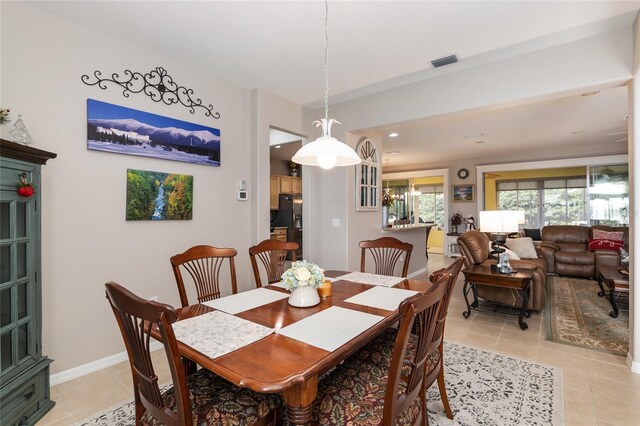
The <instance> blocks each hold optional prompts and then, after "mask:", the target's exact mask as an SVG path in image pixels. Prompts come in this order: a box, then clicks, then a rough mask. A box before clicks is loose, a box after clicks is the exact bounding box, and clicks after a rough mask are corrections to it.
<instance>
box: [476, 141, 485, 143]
mask: <svg viewBox="0 0 640 426" xmlns="http://www.w3.org/2000/svg"><path fill="white" fill-rule="evenodd" d="M476 143H484V141H476Z"/></svg>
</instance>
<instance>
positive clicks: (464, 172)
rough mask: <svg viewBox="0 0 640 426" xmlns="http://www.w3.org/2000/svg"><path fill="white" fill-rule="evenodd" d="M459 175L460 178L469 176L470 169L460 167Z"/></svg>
mask: <svg viewBox="0 0 640 426" xmlns="http://www.w3.org/2000/svg"><path fill="white" fill-rule="evenodd" d="M458 177H459V178H460V179H466V178H468V177H469V170H467V169H460V170H458Z"/></svg>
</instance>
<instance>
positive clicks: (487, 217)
mask: <svg viewBox="0 0 640 426" xmlns="http://www.w3.org/2000/svg"><path fill="white" fill-rule="evenodd" d="M523 216H524V212H521V211H515V210H484V211H481V212H480V229H481V230H482V232H491V233H497V234H504V233H511V232H518V224H519V223H520V220H521V217H523ZM523 222H524V221H523Z"/></svg>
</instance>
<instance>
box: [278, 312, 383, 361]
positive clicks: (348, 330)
mask: <svg viewBox="0 0 640 426" xmlns="http://www.w3.org/2000/svg"><path fill="white" fill-rule="evenodd" d="M383 319H384V317H381V316H378V315H372V314H367V313H365V312H359V311H354V310H351V309H345V308H340V307H338V306H332V307H330V308H328V309H325V310H324V311H321V312H318V313H317V314H314V315H311V316H310V317H307V318H305V319H303V320H300V321H298V322H295V323H293V324H291V325H290V326H287V327H284V328H281V329H280V330H279V331H277V333H278V334H282V335H283V336H287V337H290V338H292V339H296V340H299V341H301V342H304V343H308V344H309V345H313V346H315V347H317V348H320V349H324V350H326V351H334V350H336V349H337V348H339V347H340V346H342V345H344V344H345V343H347V342H348V341H349V340H351V339H353V338H354V337H356V336H357V335H359V334H360V333H362V332H364V331H366V330H367V329H369V328H371V327H373V326H374V325H375V324H377V323H378V322H380V321H382V320H383Z"/></svg>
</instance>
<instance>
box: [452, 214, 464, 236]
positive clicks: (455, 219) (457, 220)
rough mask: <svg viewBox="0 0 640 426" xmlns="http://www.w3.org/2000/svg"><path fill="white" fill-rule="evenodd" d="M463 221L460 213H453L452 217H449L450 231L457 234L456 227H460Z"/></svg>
mask: <svg viewBox="0 0 640 426" xmlns="http://www.w3.org/2000/svg"><path fill="white" fill-rule="evenodd" d="M463 221H464V216H462V213H460V212H455V213H454V214H453V216H451V228H452V229H451V230H452V231H453V232H458V226H460V225H462V222H463Z"/></svg>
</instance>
